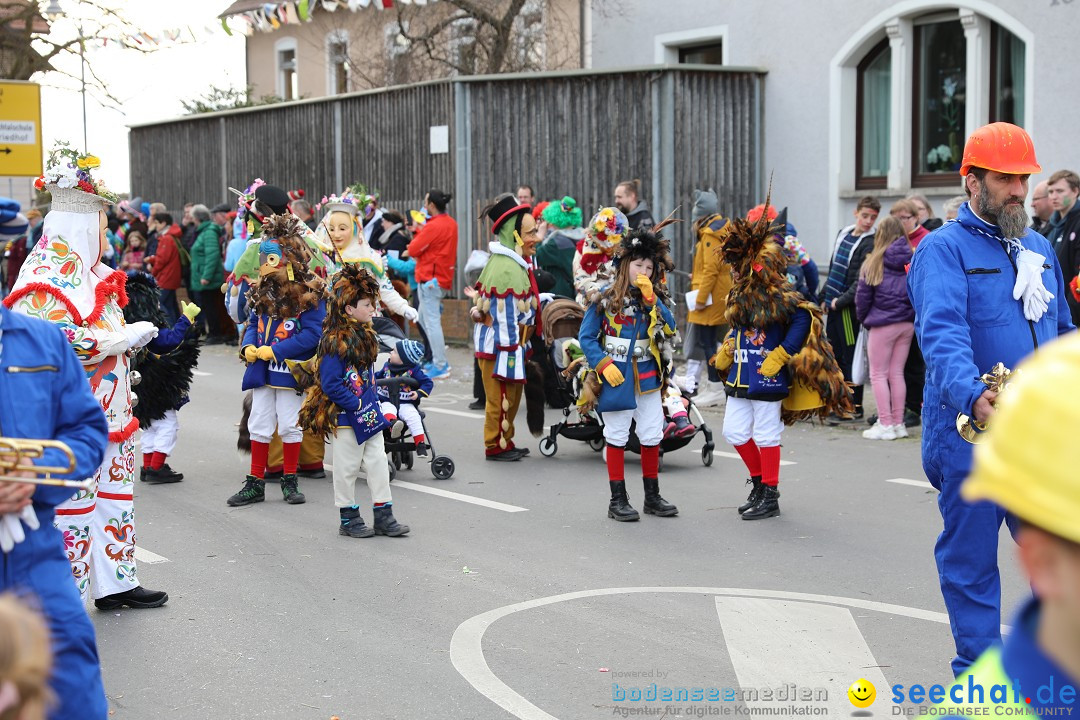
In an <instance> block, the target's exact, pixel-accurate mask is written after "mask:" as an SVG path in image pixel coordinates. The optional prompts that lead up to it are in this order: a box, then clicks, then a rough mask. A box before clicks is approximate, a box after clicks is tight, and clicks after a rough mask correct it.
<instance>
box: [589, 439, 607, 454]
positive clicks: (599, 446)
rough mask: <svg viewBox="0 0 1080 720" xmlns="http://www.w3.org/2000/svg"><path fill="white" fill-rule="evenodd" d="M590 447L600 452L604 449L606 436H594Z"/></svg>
mask: <svg viewBox="0 0 1080 720" xmlns="http://www.w3.org/2000/svg"><path fill="white" fill-rule="evenodd" d="M589 447H591V448H592V449H593V450H595V451H596V452H600V451H601V450H603V449H604V438H602V437H598V438H593V439H592V440H590V441H589Z"/></svg>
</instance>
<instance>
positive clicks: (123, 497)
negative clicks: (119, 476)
mask: <svg viewBox="0 0 1080 720" xmlns="http://www.w3.org/2000/svg"><path fill="white" fill-rule="evenodd" d="M97 497H99V498H101V499H102V500H134V499H135V496H134V495H120V494H119V493H110V492H98V493H97Z"/></svg>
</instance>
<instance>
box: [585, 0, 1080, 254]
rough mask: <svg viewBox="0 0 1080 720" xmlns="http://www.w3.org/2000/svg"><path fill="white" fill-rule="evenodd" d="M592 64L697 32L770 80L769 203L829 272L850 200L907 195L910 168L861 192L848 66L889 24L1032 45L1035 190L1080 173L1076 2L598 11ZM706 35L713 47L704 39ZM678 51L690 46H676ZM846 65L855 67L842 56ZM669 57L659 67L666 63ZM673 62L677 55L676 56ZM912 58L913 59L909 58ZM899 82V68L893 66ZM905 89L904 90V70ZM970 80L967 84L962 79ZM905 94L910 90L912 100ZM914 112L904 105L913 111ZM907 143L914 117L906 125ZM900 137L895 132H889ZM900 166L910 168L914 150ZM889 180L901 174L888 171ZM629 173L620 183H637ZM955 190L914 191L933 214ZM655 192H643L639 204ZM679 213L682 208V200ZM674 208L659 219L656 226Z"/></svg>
mask: <svg viewBox="0 0 1080 720" xmlns="http://www.w3.org/2000/svg"><path fill="white" fill-rule="evenodd" d="M593 6H594V11H593V12H594V15H595V17H594V18H593V22H592V27H593V37H592V43H591V60H592V67H594V68H598V69H599V68H608V67H619V66H640V65H643V64H648V63H650V62H656V61H658V59H659V58H661V57H665V53H664V51H663V47H662V46H663V44H664V42H672V41H671V40H668V39H667V38H671V37H675V38H680V37H693V36H694V33H695V32H701V31H702V29H703V28H706V29H712V31H713V32H714V34H718V33H715V29H717V28H723V38H724V45H725V48H724V59H725V64H728V65H732V66H754V67H761V68H764V69H766V70H767V71H768V73H769V74H768V77H767V79H766V81H765V112H766V120H765V170H766V173H769V172H773V173H774V180H773V200H774V202H775V203H776V204H777V205H779V206H781V207H782V206H784V205H787V206H789V208H790V211H789V217H790V220H791V222H792V223H794V224H795V226H796V227H797V228H798V230H799V235H800V237H801V238H802V239H803V241H804V243H806V244H807V247H808V248H809V250H810V251H811V253H812V254H814V255H815V256H816V257H817V258H818V259H819V260H820V261H824V262H827V257H823V256H826V254H827V251H828V247H829V243H830V242H831V240H832V238H833V236H834V235H835V234H836V231H837V230H838V229H839V228H840V226H841V225H842V224H844V223H845V221H846V220H847V219H849V218H850V217H851V213H852V209H853V208H854V205H855V201H856V198H857V197H858V196H861V195H863V194H874V195H878V196H879V197H880V198H881V200H882V204H883V205H884V206H885V207H886V209H887V207H888V205H889V203H890V202H891V201H892V200H893V199H895V198H897V197H901V196H903V195H906V194H907V193H908V192H909V191H910V187H908V183H909V182H910V168H907V169H906V171H905V172H894V173H893V178H892V183H891V184H893V185H894V187H892V188H891V189H889V190H887V191H870V192H869V193H864V192H856V191H855V189H854V157H853V153H852V152H848V151H847V150H846V148H847V147H851V148H853V147H854V140H853V137H852V136H851V131H852V129H853V128H854V95H855V90H854V86H853V84H851V82H850V81H851V79H852V78H853V77H854V72H853V71H849V72H847V73H846V74H845V71H844V64H845V63H847V64H848V65H850V66H851V67H854V65H855V64H857V63H858V60H859V59H860V58H861V56H862V54H864V53H865V51H866V50H868V49H869V48H871V47H873V46H874V45H875V44H876V43H877V42H878V41H879V40H880V39H882V38H883V37H885V28H886V25H887V24H888V23H889V22H890V21H892V20H894V19H895V18H901V19H903V18H908V19H910V18H911V17H912V16H916V15H920V14H925V13H929V12H935V11H941V10H964V11H970V12H973V13H975V14H976V15H978V16H980V17H989V19H991V20H995V21H996V22H999V23H1000V24H1002V25H1004V26H1005V27H1006V28H1007V29H1009V30H1010V31H1011V32H1013V33H1014V34H1016V35H1018V36H1019V37H1021V38H1022V39H1029V42H1028V47H1027V64H1028V73H1027V75H1028V80H1029V90H1028V93H1027V97H1028V100H1029V102H1028V103H1027V108H1026V111H1025V114H1026V117H1025V126H1026V127H1028V128H1029V129H1030V130H1031V131H1032V134H1033V138H1034V141H1035V148H1036V152H1037V155H1038V158H1039V161H1040V163H1041V164H1042V166H1043V168H1044V172H1043V174H1042V175H1041V176H1039V177H1036V178H1033V179H1032V183H1031V185H1032V187H1034V184H1035V182H1036V181H1037V180H1039V179H1044V178H1045V177H1048V176H1049V175H1050V173H1052V172H1053V171H1055V170H1058V169H1061V168H1064V167H1067V168H1070V169H1073V170H1077V171H1080V143H1078V142H1076V140H1075V137H1076V129H1075V128H1076V124H1075V122H1074V121H1072V120H1071V118H1075V117H1077V115H1078V114H1080V85H1078V80H1077V74H1076V72H1075V71H1074V70H1072V69H1070V68H1077V67H1080V43H1077V42H1075V37H1076V34H1077V32H1078V31H1080V2H1075V1H1073V0H954V1H952V2H946V1H944V0H901V1H900V2H890V1H889V0H752V1H751V0H673V1H671V2H656V0H612V2H609V3H604V2H603V0H593ZM703 34H704V35H706V36H708V35H709V31H705V32H704V33H703ZM673 42H688V41H681V40H675V41H673ZM845 54H849V55H851V57H848V58H845V57H843V56H844V55H845ZM671 55H672V54H671V53H670V52H669V53H667V54H666V58H667V59H668V60H669V61H670V60H671ZM675 57H676V58H677V55H676V56H675ZM908 57H909V58H910V55H909V56H908ZM893 74H894V76H896V74H897V68H896V67H895V66H894V67H893ZM904 75H905V78H906V79H905V83H910V81H911V69H910V67H908V68H906V70H905V72H904ZM969 77H971V76H970V75H969ZM907 94H908V95H910V91H908V93H907ZM909 107H910V106H909ZM906 118H908V119H909V120H908V124H907V126H905V131H906V132H910V112H908V114H907V115H906ZM896 130H897V128H896V126H895V123H894V126H893V128H892V131H893V133H894V137H895V133H896ZM894 155H899V156H900V158H901V160H902V161H903V163H904V164H905V165H908V164H910V145H909V144H907V143H902V144H901V148H900V151H899V152H897V153H894ZM894 170H897V169H896V168H894ZM633 172H634V170H633V168H627V174H628V175H630V174H633ZM959 191H960V183H959V177H957V183H956V185H955V187H950V188H926V189H921V190H920V192H923V193H924V194H926V195H927V196H928V197H930V199H931V202H932V203H933V204H934V205H935V208H936V209H938V210H939V214H940V203H941V201H943V200H945V199H947V198H949V197H951V196H953V195H956V194H959ZM649 192H650V189H648V188H646V193H649ZM682 202H683V204H684V205H687V206H688V204H689V199H688V198H684V199H682ZM669 210H670V209H669V208H656V209H655V211H656V212H657V213H658V214H660V215H662V214H665V213H667V212H668V211H669Z"/></svg>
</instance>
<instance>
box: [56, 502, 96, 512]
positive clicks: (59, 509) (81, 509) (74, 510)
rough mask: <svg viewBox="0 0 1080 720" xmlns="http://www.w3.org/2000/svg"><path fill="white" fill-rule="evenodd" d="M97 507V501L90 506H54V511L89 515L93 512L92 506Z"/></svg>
mask: <svg viewBox="0 0 1080 720" xmlns="http://www.w3.org/2000/svg"><path fill="white" fill-rule="evenodd" d="M96 507H97V503H94V504H93V505H91V506H90V507H84V508H56V510H55V511H54V512H55V513H56V514H57V515H89V514H90V513H92V512H94V508H96Z"/></svg>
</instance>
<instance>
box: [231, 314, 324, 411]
mask: <svg viewBox="0 0 1080 720" xmlns="http://www.w3.org/2000/svg"><path fill="white" fill-rule="evenodd" d="M325 316H326V303H325V302H324V301H322V300H320V301H319V304H318V305H316V306H315V307H313V308H311V309H310V310H305V311H304V312H302V313H300V317H296V318H286V319H282V318H276V317H271V316H269V315H257V314H256V313H255V311H254V310H253V311H252V312H251V315H250V316H248V324H247V329H246V330H245V331H244V341H243V342H242V343H240V348H241V354H243V349H244V348H246V347H247V346H248V345H254V346H255V347H257V348H259V347H262V346H264V345H270V346H272V347H273V348H274V357H275V358H276V360H275V361H274V362H267V361H266V360H256V361H255V362H253V363H251V364H249V365H248V367H247V370H246V371H245V372H244V384H243V385H242V389H244V390H251V389H253V388H257V387H263V386H264V385H269V386H270V387H273V388H279V389H294V388H295V387H296V379H295V378H293V376H292V373H291V372H290V371H289V367H288V365H287V364H286V363H285V361H286V360H300V361H302V360H309V359H311V358H312V357H314V355H315V348H316V347H318V345H319V339H320V338H322V324H323V318H324V317H325Z"/></svg>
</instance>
